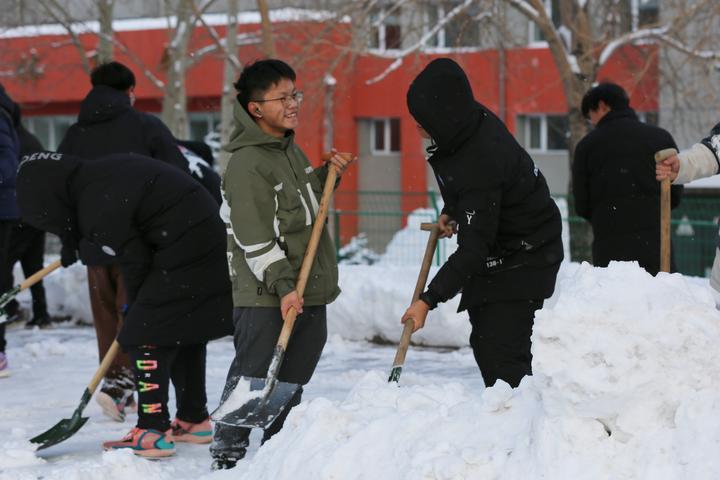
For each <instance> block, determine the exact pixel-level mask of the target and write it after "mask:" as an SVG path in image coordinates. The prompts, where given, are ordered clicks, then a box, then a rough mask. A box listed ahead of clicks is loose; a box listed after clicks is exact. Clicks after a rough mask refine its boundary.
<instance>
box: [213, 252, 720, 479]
mask: <svg viewBox="0 0 720 480" xmlns="http://www.w3.org/2000/svg"><path fill="white" fill-rule="evenodd" d="M719 344H720V313H719V312H717V311H716V310H715V306H714V303H713V300H712V297H711V295H710V292H709V290H708V289H707V287H706V286H704V285H699V284H697V283H695V282H691V281H689V280H688V279H687V278H685V277H683V276H681V275H677V274H673V275H670V274H660V275H658V276H657V277H655V278H653V277H652V276H650V275H648V274H647V273H646V272H645V271H644V270H642V269H640V268H639V267H638V266H637V265H636V264H634V263H613V264H611V265H610V266H609V267H608V268H593V267H591V266H590V265H587V264H582V265H577V264H571V265H564V266H563V270H562V272H561V276H560V278H559V281H558V287H557V291H556V295H555V296H554V297H553V298H552V299H551V300H549V301H548V302H546V306H545V308H544V309H543V310H542V311H540V312H538V314H537V316H536V322H535V329H534V333H533V353H534V361H533V368H534V372H535V375H534V376H533V377H528V378H525V379H524V380H523V382H522V383H521V384H520V386H519V387H518V388H517V389H515V390H512V389H510V387H509V386H508V385H507V384H505V383H503V382H498V384H497V385H495V386H494V387H492V388H489V389H485V390H474V389H469V388H467V387H465V386H464V385H463V384H460V383H436V384H431V383H428V382H427V381H426V382H423V376H422V372H413V371H412V357H411V356H409V357H408V363H406V368H405V372H406V373H404V374H403V378H401V386H400V387H398V386H397V385H394V384H388V383H387V381H386V378H387V377H386V375H387V372H378V371H373V372H370V373H368V374H367V375H366V376H365V377H364V378H363V379H362V380H361V381H360V382H359V383H358V384H357V385H356V386H355V388H354V389H353V390H352V391H351V392H350V394H349V395H348V396H347V397H346V398H345V399H344V400H343V401H339V402H333V401H330V400H327V399H324V398H317V399H314V400H312V401H310V402H307V403H305V404H302V405H300V406H299V407H297V408H296V409H295V410H293V412H292V413H291V414H290V416H289V418H288V421H287V423H286V426H285V428H284V429H283V430H282V431H281V432H280V433H279V434H278V435H276V437H274V438H273V439H272V440H271V441H270V442H268V443H266V444H265V445H264V446H263V447H262V448H260V450H259V451H258V453H257V455H256V456H255V457H253V458H251V459H248V460H246V461H244V462H241V464H240V465H239V466H238V468H237V469H236V472H234V474H235V477H234V478H244V479H254V480H257V479H275V480H281V479H328V480H329V479H343V480H345V479H392V480H396V479H466V478H468V479H469V478H483V479H544V478H573V479H593V480H594V479H613V480H615V479H645V478H647V479H650V478H652V479H654V480H657V479H668V480H669V479H677V478H692V479H705V478H707V479H714V478H720V456H718V455H717V452H716V450H717V445H718V443H720V352H719V350H720V349H718V345H719ZM409 372H412V373H409ZM212 478H224V477H221V476H217V477H216V476H214V475H213V476H212Z"/></svg>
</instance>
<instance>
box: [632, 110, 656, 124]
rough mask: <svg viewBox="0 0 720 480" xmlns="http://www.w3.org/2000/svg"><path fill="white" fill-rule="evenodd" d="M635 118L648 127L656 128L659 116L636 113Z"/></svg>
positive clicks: (654, 113)
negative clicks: (653, 126)
mask: <svg viewBox="0 0 720 480" xmlns="http://www.w3.org/2000/svg"><path fill="white" fill-rule="evenodd" d="M637 116H638V118H639V119H640V121H641V122H643V123H647V124H648V125H655V126H658V124H659V123H660V115H659V114H658V112H637Z"/></svg>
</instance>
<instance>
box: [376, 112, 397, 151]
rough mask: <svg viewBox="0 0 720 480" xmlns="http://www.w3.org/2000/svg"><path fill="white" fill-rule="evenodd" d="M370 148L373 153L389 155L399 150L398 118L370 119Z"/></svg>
mask: <svg viewBox="0 0 720 480" xmlns="http://www.w3.org/2000/svg"><path fill="white" fill-rule="evenodd" d="M371 124H372V128H371V129H370V147H371V148H370V150H371V152H372V154H373V155H389V154H394V153H398V152H400V119H399V118H378V119H375V120H372V122H371Z"/></svg>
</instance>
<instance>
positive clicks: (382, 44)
mask: <svg viewBox="0 0 720 480" xmlns="http://www.w3.org/2000/svg"><path fill="white" fill-rule="evenodd" d="M394 10H395V11H393V12H392V13H390V14H388V9H387V7H385V6H382V7H378V9H377V15H378V21H377V22H371V23H370V31H371V33H372V29H374V28H377V29H378V46H377V47H369V50H370V51H373V52H387V51H396V50H400V49H401V48H402V45H401V46H400V47H399V48H388V47H387V42H386V31H385V29H386V27H387V24H386V23H385V20H386V19H387V18H388V17H389V16H393V15H395V16H398V23H397V24H395V23H393V24H392V25H397V26H398V27H400V39H401V43H402V28H403V27H402V23H401V22H400V20H399V17H400V9H399V8H395V9H394ZM368 40H370V39H368ZM368 43H369V42H368Z"/></svg>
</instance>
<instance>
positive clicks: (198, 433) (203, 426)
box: [170, 418, 213, 444]
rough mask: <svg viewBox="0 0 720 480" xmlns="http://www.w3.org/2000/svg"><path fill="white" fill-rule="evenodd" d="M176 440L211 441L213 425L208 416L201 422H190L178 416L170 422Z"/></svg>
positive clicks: (191, 441)
mask: <svg viewBox="0 0 720 480" xmlns="http://www.w3.org/2000/svg"><path fill="white" fill-rule="evenodd" d="M170 428H171V429H172V432H173V438H174V439H175V441H176V442H187V443H201V444H202V443H210V442H212V434H213V430H212V425H210V419H209V418H206V419H205V420H203V421H202V422H200V423H190V422H185V421H183V420H180V419H179V418H176V419H175V420H173V422H172V424H170Z"/></svg>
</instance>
